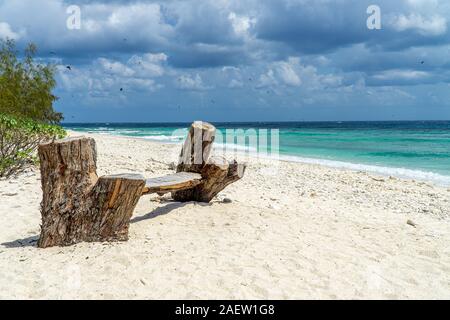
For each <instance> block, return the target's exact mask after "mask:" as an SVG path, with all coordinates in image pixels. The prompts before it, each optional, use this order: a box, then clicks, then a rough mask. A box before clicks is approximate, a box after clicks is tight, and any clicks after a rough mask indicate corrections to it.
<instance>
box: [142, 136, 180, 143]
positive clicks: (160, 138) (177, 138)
mask: <svg viewBox="0 0 450 320" xmlns="http://www.w3.org/2000/svg"><path fill="white" fill-rule="evenodd" d="M138 138H142V139H145V140H153V141H160V142H179V141H183V139H184V138H185V137H184V136H168V135H154V136H142V137H138Z"/></svg>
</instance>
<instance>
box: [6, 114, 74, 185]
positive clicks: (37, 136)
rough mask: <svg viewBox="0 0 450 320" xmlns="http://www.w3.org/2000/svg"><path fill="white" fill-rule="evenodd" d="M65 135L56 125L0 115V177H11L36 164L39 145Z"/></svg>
mask: <svg viewBox="0 0 450 320" xmlns="http://www.w3.org/2000/svg"><path fill="white" fill-rule="evenodd" d="M65 135H66V132H65V130H64V129H63V128H61V127H60V126H58V125H52V124H45V123H42V122H39V121H34V120H31V119H29V118H23V117H14V116H11V115H7V114H2V113H0V177H2V178H4V177H6V178H8V177H11V176H13V175H15V174H18V173H20V172H22V171H23V170H24V169H26V168H27V167H29V166H30V165H33V164H36V163H37V160H38V159H37V156H36V149H37V146H38V145H39V143H42V142H46V141H50V140H52V139H59V138H63V137H64V136H65Z"/></svg>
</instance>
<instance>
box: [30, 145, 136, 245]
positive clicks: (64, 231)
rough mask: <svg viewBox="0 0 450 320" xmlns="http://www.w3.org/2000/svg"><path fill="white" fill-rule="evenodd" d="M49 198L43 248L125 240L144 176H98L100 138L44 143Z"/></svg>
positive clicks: (42, 153)
mask: <svg viewBox="0 0 450 320" xmlns="http://www.w3.org/2000/svg"><path fill="white" fill-rule="evenodd" d="M38 153H39V158H40V166H41V183H42V191H43V200H42V203H41V213H42V225H41V236H40V238H39V241H38V246H39V247H40V248H46V247H51V246H66V245H71V244H75V243H78V242H81V241H87V242H92V241H124V240H127V239H128V227H129V221H130V217H131V215H132V212H133V210H134V208H135V207H136V204H137V202H138V200H139V198H140V196H141V195H142V189H143V187H144V185H145V180H144V178H143V177H141V176H139V175H117V176H105V177H101V178H100V179H99V178H98V177H97V172H96V169H97V164H96V161H97V152H96V145H95V141H94V139H91V138H68V139H63V140H58V141H54V142H50V143H46V144H41V145H40V146H39V151H38Z"/></svg>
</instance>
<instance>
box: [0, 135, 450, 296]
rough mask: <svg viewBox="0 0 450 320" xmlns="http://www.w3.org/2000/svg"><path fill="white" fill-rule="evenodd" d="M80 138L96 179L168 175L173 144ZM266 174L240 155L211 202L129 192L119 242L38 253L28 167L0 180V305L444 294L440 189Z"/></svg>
mask: <svg viewBox="0 0 450 320" xmlns="http://www.w3.org/2000/svg"><path fill="white" fill-rule="evenodd" d="M71 134H73V133H71ZM89 136H92V137H94V138H95V139H96V141H97V146H98V172H99V173H100V174H113V173H128V172H130V173H141V174H143V175H144V176H145V177H156V176H160V175H165V174H169V173H171V172H173V170H171V169H170V168H169V164H170V163H171V162H172V161H176V160H177V158H176V157H177V154H178V151H179V146H178V145H168V144H160V143H154V142H149V141H144V140H139V139H132V138H125V137H113V136H107V135H93V134H91V135H89ZM277 170H278V172H276V170H274V164H273V163H272V161H270V160H261V159H259V160H257V159H250V160H249V167H248V169H247V172H246V174H245V177H244V178H243V179H242V180H240V181H238V182H237V183H235V184H233V185H231V186H229V187H228V188H227V189H226V190H224V191H223V192H222V193H221V194H219V196H218V198H217V199H216V200H214V201H213V202H212V203H211V204H200V203H193V202H191V203H177V202H173V201H172V200H171V199H170V197H169V195H166V196H164V197H159V196H157V195H150V196H145V197H142V198H141V200H140V202H139V204H138V206H137V208H136V210H135V212H134V216H133V218H132V223H131V227H130V239H129V241H128V242H122V243H80V244H77V245H74V246H70V247H63V248H59V247H53V248H48V249H38V248H37V247H36V240H37V238H38V236H39V231H40V221H41V217H40V211H39V209H40V201H41V196H42V194H41V186H40V174H39V170H37V169H34V170H30V171H29V172H26V173H24V174H21V175H20V176H19V177H17V178H14V179H11V180H10V181H5V180H2V181H0V270H1V273H0V298H2V299H9V298H12V299H16V298H25V299H30V298H32V299H91V298H99V299H110V298H113V299H129V298H131V299H142V298H145V299H366V298H368V299H378V298H381V299H404V298H406V299H426V298H432V299H450V189H449V188H446V187H441V186H437V185H433V184H431V183H426V182H415V181H408V180H401V179H398V178H389V177H382V176H375V175H372V174H369V173H364V172H354V171H348V170H342V169H334V168H328V167H323V166H319V165H312V164H302V163H293V162H283V161H280V162H279V166H278V168H277ZM224 198H228V199H231V203H224V202H223V199H224ZM226 202H228V201H226ZM408 220H409V222H410V223H409V224H408V223H407V221H408Z"/></svg>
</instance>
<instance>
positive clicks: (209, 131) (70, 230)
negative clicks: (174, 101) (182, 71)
mask: <svg viewBox="0 0 450 320" xmlns="http://www.w3.org/2000/svg"><path fill="white" fill-rule="evenodd" d="M215 132H216V129H215V128H214V126H212V125H211V124H209V123H205V122H195V123H193V124H192V126H191V128H190V130H189V135H188V137H187V139H186V141H185V143H184V145H183V148H182V151H181V154H180V160H179V164H178V166H177V173H175V174H172V175H168V176H165V177H159V178H152V179H147V180H145V179H144V177H142V176H141V175H133V174H120V175H109V176H103V177H100V178H99V177H98V176H97V151H96V144H95V140H94V139H92V138H85V137H76V138H68V139H62V140H57V141H52V142H49V143H45V144H41V145H40V146H39V149H38V153H39V158H40V167H41V168H40V169H41V183H42V191H43V199H42V202H41V214H42V225H41V235H40V238H39V241H38V247H40V248H46V247H52V246H67V245H72V244H75V243H78V242H82V241H86V242H93V241H126V240H128V229H129V224H130V218H131V216H132V214H133V211H134V209H135V207H136V205H137V203H138V201H139V198H140V197H141V196H142V195H146V194H151V193H158V194H164V193H168V192H171V193H172V196H173V198H174V199H175V200H177V201H202V202H209V201H211V200H212V199H213V198H214V197H215V196H216V195H217V194H218V193H219V192H220V191H222V190H223V189H224V188H225V187H226V186H228V185H229V184H230V183H233V182H235V181H237V180H239V179H240V178H242V176H243V175H244V171H245V165H242V164H238V163H237V162H236V161H233V162H228V161H226V160H225V159H224V158H220V157H211V156H210V155H211V150H212V144H213V142H214V139H215Z"/></svg>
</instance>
